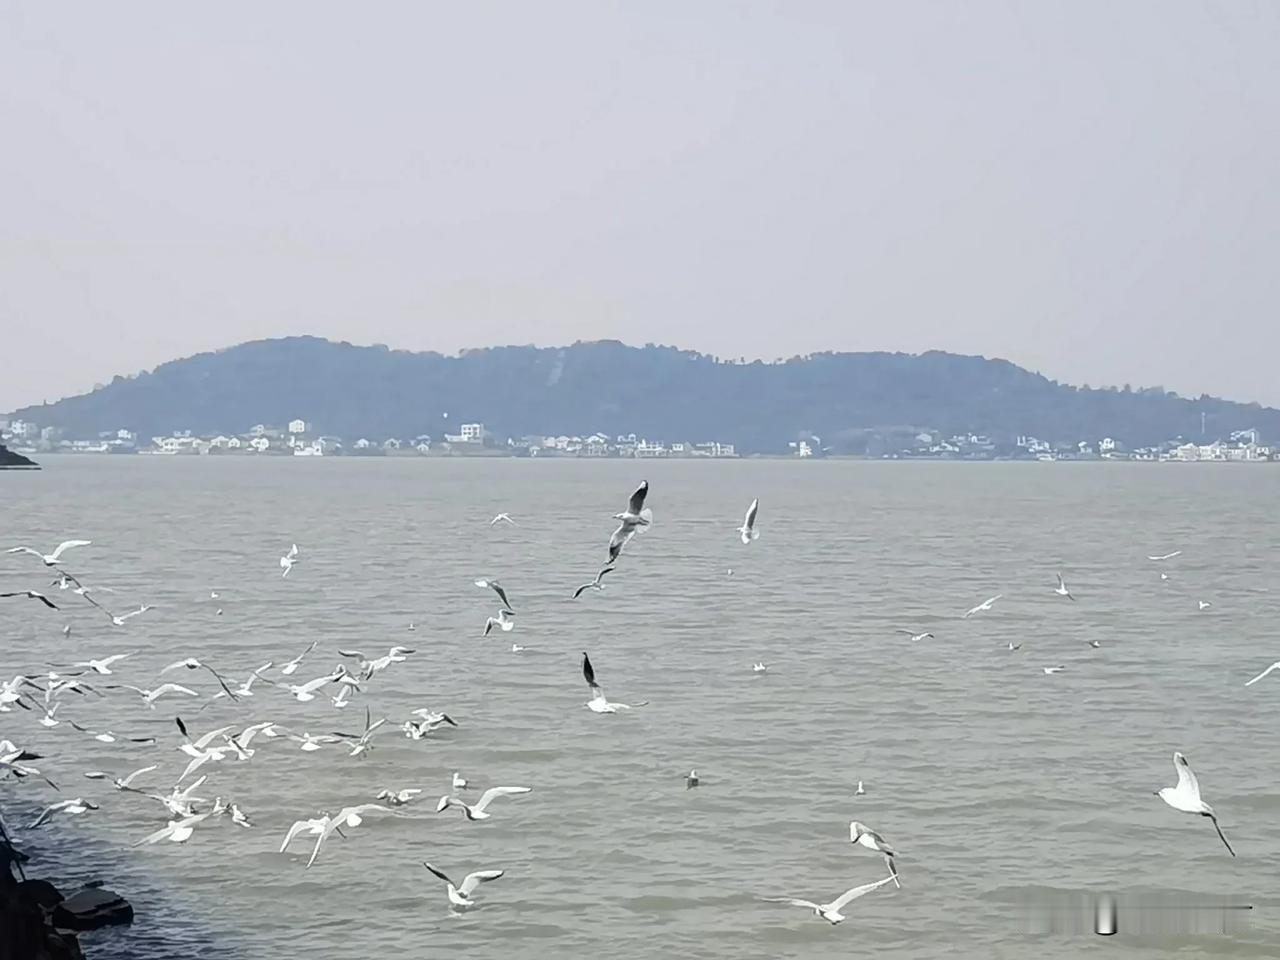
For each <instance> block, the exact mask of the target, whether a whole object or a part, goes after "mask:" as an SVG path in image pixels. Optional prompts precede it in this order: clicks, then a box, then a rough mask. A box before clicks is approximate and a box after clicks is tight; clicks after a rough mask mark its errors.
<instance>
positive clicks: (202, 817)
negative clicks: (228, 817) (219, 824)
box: [134, 797, 227, 847]
mask: <svg viewBox="0 0 1280 960" xmlns="http://www.w3.org/2000/svg"><path fill="white" fill-rule="evenodd" d="M226 809H227V808H226V806H225V805H224V804H223V802H222V798H221V797H218V798H216V799H215V800H214V802H213V807H212V808H210V809H209V810H206V811H205V812H204V813H195V814H191V815H190V816H187V817H183V818H182V819H181V820H170V821H169V825H168V826H167V827H164V828H162V829H160V830H157V831H156V832H155V833H153V834H150V835H149V836H145V837H143V838H142V839H141V840H138V841H136V842H135V843H134V846H135V847H138V846H141V845H142V844H144V843H159V842H160V841H161V840H172V841H173V842H174V843H185V842H186V841H187V840H189V839H190V838H191V834H192V833H194V832H195V828H196V826H197V825H198V824H201V823H203V822H204V821H206V820H208V819H209V818H210V817H214V816H221V815H222V814H223V813H224V812H225V811H226Z"/></svg>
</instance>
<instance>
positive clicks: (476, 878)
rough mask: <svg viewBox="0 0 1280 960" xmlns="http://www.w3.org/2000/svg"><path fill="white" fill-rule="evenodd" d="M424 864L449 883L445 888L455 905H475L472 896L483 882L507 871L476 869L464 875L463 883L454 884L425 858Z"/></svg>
mask: <svg viewBox="0 0 1280 960" xmlns="http://www.w3.org/2000/svg"><path fill="white" fill-rule="evenodd" d="M422 865H423V866H424V867H426V868H427V869H428V870H430V871H431V872H432V873H434V874H435V875H436V876H437V877H439V878H440V879H441V880H443V881H444V882H445V883H446V884H447V886H446V887H445V890H446V892H447V893H448V895H449V903H450V904H452V905H453V906H455V907H470V906H474V905H475V901H474V900H472V899H470V897H471V894H473V893H474V892H475V891H476V888H477V887H479V886H480V884H482V883H488V882H489V881H490V880H497V879H498V878H499V877H501V876H502V875H503V874H504V873H505V872H506V871H505V870H476V871H475V872H474V873H468V874H467V875H466V876H465V877H463V878H462V883H461V884H459V885H457V886H454V883H453V881H452V880H450V879H449V878H448V877H447V876H446V875H445V874H443V873H441V872H440V871H439V870H437V869H436V868H435V867H433V866H432V865H431V864H429V863H427V862H426V861H425V860H424V861H422Z"/></svg>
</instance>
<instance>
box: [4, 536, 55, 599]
mask: <svg viewBox="0 0 1280 960" xmlns="http://www.w3.org/2000/svg"><path fill="white" fill-rule="evenodd" d="M11 552H12V551H11ZM5 597H27V598H29V599H31V600H39V601H40V602H41V603H43V604H44V605H45V606H46V607H48V608H49V609H50V610H57V609H58V605H57V604H56V603H54V602H53V601H52V600H50V599H49V598H48V597H46V596H45V595H44V594H43V593H40V592H39V591H38V590H15V591H13V592H11V593H0V599H3V598H5Z"/></svg>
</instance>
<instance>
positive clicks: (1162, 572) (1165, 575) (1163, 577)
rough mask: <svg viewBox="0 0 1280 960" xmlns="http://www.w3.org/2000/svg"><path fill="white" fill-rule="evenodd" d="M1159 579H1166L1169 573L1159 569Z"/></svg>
mask: <svg viewBox="0 0 1280 960" xmlns="http://www.w3.org/2000/svg"><path fill="white" fill-rule="evenodd" d="M1160 579H1161V580H1168V579H1169V575H1168V574H1167V573H1165V572H1164V571H1163V570H1161V571H1160Z"/></svg>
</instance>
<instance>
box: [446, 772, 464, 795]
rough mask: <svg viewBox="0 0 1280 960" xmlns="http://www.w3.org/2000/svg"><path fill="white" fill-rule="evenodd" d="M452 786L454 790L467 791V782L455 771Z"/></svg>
mask: <svg viewBox="0 0 1280 960" xmlns="http://www.w3.org/2000/svg"><path fill="white" fill-rule="evenodd" d="M450 786H452V787H453V789H454V790H465V789H467V781H466V780H464V779H463V778H462V777H461V776H459V774H458V771H457V770H455V771H453V780H452V781H450Z"/></svg>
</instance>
